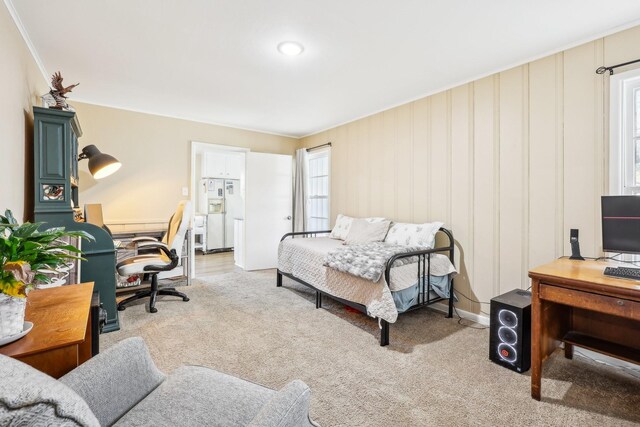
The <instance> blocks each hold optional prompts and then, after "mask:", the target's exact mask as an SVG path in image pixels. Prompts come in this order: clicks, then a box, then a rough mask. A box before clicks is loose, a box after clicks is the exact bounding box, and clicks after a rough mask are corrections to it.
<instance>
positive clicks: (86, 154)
mask: <svg viewBox="0 0 640 427" xmlns="http://www.w3.org/2000/svg"><path fill="white" fill-rule="evenodd" d="M79 158H80V159H89V172H91V175H93V177H94V178H95V179H101V178H104V177H107V176H109V175H111V174H112V173H114V172H115V171H117V170H118V169H120V166H122V164H121V163H120V162H119V161H118V160H117V159H116V158H115V157H113V156H110V155H109V154H105V153H102V152H100V150H98V147H96V146H95V145H87V146H86V147H84V148H83V149H82V153H81V154H80V157H79Z"/></svg>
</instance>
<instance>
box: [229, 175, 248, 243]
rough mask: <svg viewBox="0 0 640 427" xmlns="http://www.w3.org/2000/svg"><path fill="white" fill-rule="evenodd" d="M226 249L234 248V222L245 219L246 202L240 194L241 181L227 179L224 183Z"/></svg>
mask: <svg viewBox="0 0 640 427" xmlns="http://www.w3.org/2000/svg"><path fill="white" fill-rule="evenodd" d="M224 188H225V190H224V194H225V195H224V227H225V231H224V247H225V248H233V247H234V246H235V243H234V228H235V226H234V222H235V220H236V219H242V218H244V200H243V199H242V194H241V193H240V180H237V179H227V180H225V181H224Z"/></svg>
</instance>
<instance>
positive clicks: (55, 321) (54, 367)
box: [0, 283, 93, 378]
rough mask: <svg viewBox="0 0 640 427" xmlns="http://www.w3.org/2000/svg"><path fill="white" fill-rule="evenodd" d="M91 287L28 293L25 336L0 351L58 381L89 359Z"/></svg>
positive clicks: (87, 285) (81, 286)
mask: <svg viewBox="0 0 640 427" xmlns="http://www.w3.org/2000/svg"><path fill="white" fill-rule="evenodd" d="M92 297H93V283H82V284H79V285H67V286H60V287H58V288H51V289H37V290H34V291H32V292H30V293H29V297H28V299H27V311H26V314H25V320H28V321H30V322H33V329H32V330H31V332H29V333H28V334H27V335H26V336H24V337H22V338H20V339H19V340H18V341H15V342H13V343H11V344H7V345H5V346H3V347H0V354H4V355H5V356H11V357H13V358H15V359H18V360H20V361H22V362H24V363H26V364H28V365H31V366H33V367H34V368H36V369H38V370H39V371H42V372H44V373H46V374H49V375H51V376H52V377H54V378H60V377H61V376H63V375H64V374H66V373H67V372H69V371H71V370H72V369H74V368H75V367H77V366H78V365H80V364H81V363H84V362H86V361H87V360H89V359H90V358H91V356H92V354H93V353H92V334H91V316H90V315H89V312H90V309H91V299H92Z"/></svg>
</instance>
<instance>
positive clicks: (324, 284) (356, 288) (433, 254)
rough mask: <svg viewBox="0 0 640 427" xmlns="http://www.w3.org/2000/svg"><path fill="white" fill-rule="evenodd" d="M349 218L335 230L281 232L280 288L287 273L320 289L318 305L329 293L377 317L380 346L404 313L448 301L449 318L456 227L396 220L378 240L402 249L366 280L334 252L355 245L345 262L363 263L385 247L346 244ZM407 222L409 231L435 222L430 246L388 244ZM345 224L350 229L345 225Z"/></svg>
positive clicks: (342, 220) (385, 341)
mask: <svg viewBox="0 0 640 427" xmlns="http://www.w3.org/2000/svg"><path fill="white" fill-rule="evenodd" d="M344 218H347V219H348V220H353V219H351V218H349V217H344V216H342V215H339V216H338V220H337V221H336V226H335V227H334V230H333V231H331V230H325V231H310V232H296V233H287V234H285V235H284V236H283V237H282V239H281V241H280V246H279V248H278V270H277V286H278V287H280V286H282V276H286V277H288V278H290V279H293V280H295V281H297V282H299V283H301V284H303V285H306V286H308V287H310V288H312V289H314V290H315V291H316V308H320V307H321V306H322V295H327V296H329V297H331V298H333V299H335V300H337V301H339V302H341V303H343V304H345V305H347V306H349V307H352V308H355V309H357V310H359V311H361V312H363V313H366V314H368V315H369V316H371V317H374V318H378V319H379V323H380V328H381V335H380V345H381V346H385V345H388V344H389V324H390V323H394V322H395V321H396V320H397V317H398V315H399V314H401V313H404V312H407V311H411V310H414V309H417V308H420V307H425V306H427V305H430V304H433V303H435V302H438V301H445V300H448V305H449V307H448V315H447V317H452V314H453V302H454V298H455V297H454V294H453V275H454V274H455V273H456V272H455V267H454V265H453V260H454V240H453V235H452V233H451V231H449V230H447V229H446V228H444V227H442V223H433V224H421V225H418V224H394V225H393V226H391V229H390V231H389V235H387V236H386V237H385V236H384V235H383V236H382V238H383V239H384V241H385V243H384V244H383V243H377V244H378V245H382V246H384V247H385V248H387V246H389V248H388V249H389V250H390V251H393V250H397V251H398V253H392V254H391V255H390V256H388V257H385V258H384V261H383V262H384V264H383V267H384V273H383V274H381V275H380V277H379V278H378V279H377V280H376V278H375V277H374V278H373V279H371V278H369V279H371V280H367V279H365V278H363V277H360V276H357V275H354V274H353V272H352V271H351V270H352V269H353V265H343V266H340V265H339V263H338V265H337V267H338V269H336V263H333V262H331V261H332V260H333V259H332V257H335V254H340V253H341V252H344V251H348V249H350V248H354V249H359V250H360V252H359V253H358V252H357V253H356V255H353V254H351V255H352V256H351V258H349V257H348V256H347V257H346V260H347V262H345V263H344V264H358V263H361V262H362V258H363V256H371V257H374V256H377V257H378V258H380V257H379V256H378V255H379V254H377V253H376V252H375V251H376V250H377V249H379V248H380V246H367V244H361V243H355V244H353V245H350V244H347V245H345V242H346V243H351V242H349V241H348V239H347V240H345V242H343V240H342V239H340V237H345V236H346V235H348V233H349V230H348V229H349V226H350V224H349V223H347V224H346V226H345V223H344ZM379 220H383V219H382V218H369V219H367V221H369V222H377V221H379ZM359 221H362V220H359ZM403 225H406V226H409V227H407V228H408V229H409V230H411V228H410V227H420V226H423V225H424V226H429V225H430V226H432V227H434V228H433V231H432V241H431V242H430V244H426V245H419V246H415V245H409V246H407V247H406V248H405V249H404V250H403V249H402V248H401V246H398V245H393V244H392V243H393V242H391V243H389V245H386V243H387V242H390V241H391V235H392V234H393V231H395V230H394V227H397V226H403ZM338 227H342V228H343V230H342V235H340V233H336V229H337V228H338ZM345 228H346V229H347V230H344V229H345ZM418 230H420V228H418ZM398 234H399V233H398ZM436 237H437V238H436ZM411 239H412V237H407V241H409V240H411ZM381 240H382V239H381ZM396 243H397V242H396ZM420 243H423V242H420ZM434 246H435V247H434ZM358 254H360V259H358V261H357V262H351V261H352V260H354V259H357V258H358V256H357V255H358ZM369 254H370V255H369ZM443 254H446V255H443ZM343 258H344V256H343ZM366 261H367V260H365V263H366ZM340 267H341V268H340ZM362 276H366V274H363V275H362Z"/></svg>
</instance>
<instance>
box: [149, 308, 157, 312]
mask: <svg viewBox="0 0 640 427" xmlns="http://www.w3.org/2000/svg"><path fill="white" fill-rule="evenodd" d="M149 311H150V312H151V313H157V312H158V309H157V308H155V307H150V308H149Z"/></svg>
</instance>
